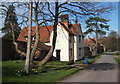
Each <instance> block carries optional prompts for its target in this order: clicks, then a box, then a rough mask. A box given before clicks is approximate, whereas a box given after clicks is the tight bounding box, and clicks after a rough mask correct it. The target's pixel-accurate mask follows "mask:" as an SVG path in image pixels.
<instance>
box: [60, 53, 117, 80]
mask: <svg viewBox="0 0 120 84" xmlns="http://www.w3.org/2000/svg"><path fill="white" fill-rule="evenodd" d="M59 82H118V65H117V63H116V61H115V60H114V58H113V56H112V55H111V54H105V55H102V56H101V57H100V58H99V59H98V60H96V62H95V63H94V64H92V65H90V66H88V67H87V68H86V69H85V70H83V71H79V72H77V73H76V74H74V75H72V76H70V77H68V78H66V79H64V80H61V81H59Z"/></svg>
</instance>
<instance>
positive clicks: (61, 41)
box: [17, 15, 84, 61]
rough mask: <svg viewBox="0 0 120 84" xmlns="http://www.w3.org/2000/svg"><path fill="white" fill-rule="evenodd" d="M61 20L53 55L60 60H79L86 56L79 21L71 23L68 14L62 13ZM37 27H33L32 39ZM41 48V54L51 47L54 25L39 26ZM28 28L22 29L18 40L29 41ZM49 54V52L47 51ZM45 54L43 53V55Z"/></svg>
mask: <svg viewBox="0 0 120 84" xmlns="http://www.w3.org/2000/svg"><path fill="white" fill-rule="evenodd" d="M60 19H61V21H60V22H59V23H58V25H57V40H56V47H55V50H54V52H53V56H54V57H55V58H57V59H58V60H60V61H72V60H74V61H75V60H79V59H81V58H82V57H83V56H84V45H83V34H82V29H81V26H80V24H79V23H75V24H69V20H68V15H61V16H60ZM35 29H36V27H32V40H35ZM39 32H40V41H41V42H43V44H41V45H40V44H39V45H38V48H39V47H40V49H41V50H39V51H38V50H37V52H38V53H39V54H40V53H42V52H44V51H45V50H48V51H49V49H50V47H51V45H52V39H53V25H47V26H39ZM27 35H28V28H27V27H25V28H23V29H22V31H21V33H20V35H19V37H18V39H17V40H18V41H23V42H27V39H28V37H27ZM46 54H47V53H46ZM41 56H43V55H41Z"/></svg>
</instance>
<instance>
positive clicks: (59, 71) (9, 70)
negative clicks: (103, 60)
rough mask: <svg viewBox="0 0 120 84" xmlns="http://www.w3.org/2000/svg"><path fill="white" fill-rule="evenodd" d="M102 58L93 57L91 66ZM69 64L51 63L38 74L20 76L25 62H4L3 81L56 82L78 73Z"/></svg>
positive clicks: (90, 59)
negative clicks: (97, 59)
mask: <svg viewBox="0 0 120 84" xmlns="http://www.w3.org/2000/svg"><path fill="white" fill-rule="evenodd" d="M99 57H100V56H99V55H97V56H93V57H92V58H89V62H88V63H89V64H91V63H93V62H94V61H95V58H99ZM36 63H38V61H36ZM68 63H69V62H60V61H50V62H48V63H47V64H46V65H45V66H44V67H43V68H42V69H41V70H39V71H38V70H35V71H37V72H36V73H34V74H33V73H32V74H30V75H29V76H24V75H22V76H19V75H18V74H17V72H18V71H20V70H22V69H23V67H24V64H25V63H24V61H23V60H16V61H3V62H2V81H3V82H55V81H58V80H60V79H62V78H65V77H67V76H69V75H71V74H73V73H75V72H77V71H79V70H80V68H75V67H73V66H71V65H68ZM76 63H79V64H83V63H84V59H83V60H80V61H76Z"/></svg>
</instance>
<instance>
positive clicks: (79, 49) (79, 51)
mask: <svg viewBox="0 0 120 84" xmlns="http://www.w3.org/2000/svg"><path fill="white" fill-rule="evenodd" d="M79 56H81V48H79Z"/></svg>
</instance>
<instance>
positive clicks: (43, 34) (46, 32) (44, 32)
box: [17, 22, 80, 42]
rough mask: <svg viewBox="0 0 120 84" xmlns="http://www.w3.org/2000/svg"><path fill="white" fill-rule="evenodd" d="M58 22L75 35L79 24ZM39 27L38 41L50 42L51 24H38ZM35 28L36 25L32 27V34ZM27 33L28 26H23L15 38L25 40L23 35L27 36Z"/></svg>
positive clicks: (33, 34)
mask: <svg viewBox="0 0 120 84" xmlns="http://www.w3.org/2000/svg"><path fill="white" fill-rule="evenodd" d="M60 23H61V25H62V26H63V27H64V29H65V30H66V31H67V32H69V33H70V34H72V35H77V33H78V29H79V28H80V24H77V23H76V24H71V25H69V26H68V25H66V23H64V22H60ZM68 27H69V28H68ZM39 28H40V29H39V31H40V41H41V42H50V34H51V33H52V31H53V25H48V26H39ZM35 29H36V27H32V36H35ZM27 35H28V28H27V27H24V28H23V29H22V31H21V33H20V35H19V37H18V39H17V40H18V41H24V42H26V39H25V36H27Z"/></svg>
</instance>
